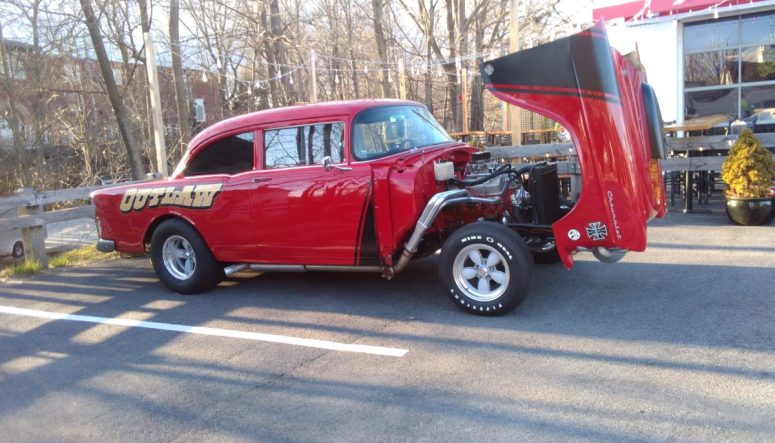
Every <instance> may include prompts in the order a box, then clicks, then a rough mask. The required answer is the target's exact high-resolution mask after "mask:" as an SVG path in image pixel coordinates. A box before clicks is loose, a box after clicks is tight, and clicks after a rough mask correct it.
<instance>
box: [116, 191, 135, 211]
mask: <svg viewBox="0 0 775 443" xmlns="http://www.w3.org/2000/svg"><path fill="white" fill-rule="evenodd" d="M136 194H137V189H130V190H128V191H126V192H125V193H124V196H123V197H121V204H120V205H119V206H118V209H120V210H121V212H129V211H131V210H132V204H133V203H134V202H135V195H136Z"/></svg>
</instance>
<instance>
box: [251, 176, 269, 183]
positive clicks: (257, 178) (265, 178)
mask: <svg viewBox="0 0 775 443" xmlns="http://www.w3.org/2000/svg"><path fill="white" fill-rule="evenodd" d="M269 180H271V178H270V177H256V178H254V179H253V183H261V182H268V181H269Z"/></svg>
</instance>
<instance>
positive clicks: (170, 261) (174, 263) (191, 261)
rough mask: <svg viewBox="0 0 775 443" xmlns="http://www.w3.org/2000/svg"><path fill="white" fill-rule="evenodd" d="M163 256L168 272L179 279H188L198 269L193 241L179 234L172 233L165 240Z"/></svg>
mask: <svg viewBox="0 0 775 443" xmlns="http://www.w3.org/2000/svg"><path fill="white" fill-rule="evenodd" d="M161 254H162V258H163V259H164V267H165V268H166V269H167V272H169V273H170V274H172V276H173V277H175V278H177V279H178V280H188V279H189V278H191V276H192V275H194V272H195V271H196V253H194V248H193V247H192V246H191V243H189V242H188V240H186V239H185V238H183V237H181V236H179V235H171V236H169V237H167V239H166V240H165V241H164V246H163V247H162V252H161Z"/></svg>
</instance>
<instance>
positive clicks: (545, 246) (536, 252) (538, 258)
mask: <svg viewBox="0 0 775 443" xmlns="http://www.w3.org/2000/svg"><path fill="white" fill-rule="evenodd" d="M528 248H530V253H531V254H533V261H535V262H536V264H539V265H551V264H554V263H559V262H560V254H559V253H558V252H557V244H556V243H555V242H554V241H548V242H545V243H541V244H536V245H529V246H528Z"/></svg>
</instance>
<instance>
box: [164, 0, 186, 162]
mask: <svg viewBox="0 0 775 443" xmlns="http://www.w3.org/2000/svg"><path fill="white" fill-rule="evenodd" d="M169 28H170V29H169V31H170V57H171V59H172V79H173V81H174V83H175V106H176V109H177V112H178V127H179V128H180V136H179V139H180V141H179V143H178V150H179V152H180V153H182V152H183V150H184V148H185V144H186V143H188V141H189V140H190V139H191V127H190V126H189V119H190V112H189V105H188V94H186V85H185V82H186V80H185V78H186V77H185V74H183V61H182V58H181V53H180V1H179V0H170V26H169Z"/></svg>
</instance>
